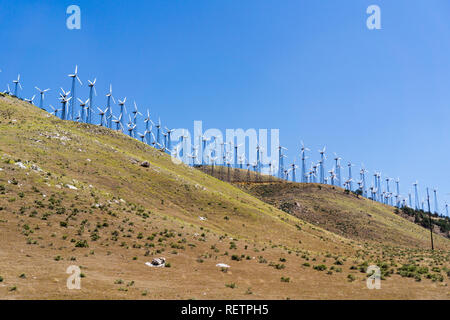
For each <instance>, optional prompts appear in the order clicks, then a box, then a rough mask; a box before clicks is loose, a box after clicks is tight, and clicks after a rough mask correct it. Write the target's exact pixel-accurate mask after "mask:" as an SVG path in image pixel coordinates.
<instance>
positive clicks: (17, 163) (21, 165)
mask: <svg viewBox="0 0 450 320" xmlns="http://www.w3.org/2000/svg"><path fill="white" fill-rule="evenodd" d="M15 165H16V166H18V167H19V168H21V169H26V168H27V167H26V166H25V165H24V164H23V163H22V162H16V163H15Z"/></svg>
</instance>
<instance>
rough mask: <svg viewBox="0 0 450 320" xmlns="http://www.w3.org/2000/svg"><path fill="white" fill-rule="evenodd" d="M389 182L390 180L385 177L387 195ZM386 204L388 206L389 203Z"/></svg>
mask: <svg viewBox="0 0 450 320" xmlns="http://www.w3.org/2000/svg"><path fill="white" fill-rule="evenodd" d="M391 180H392V179H391V178H389V177H386V191H387V193H390V190H389V182H390V181H391ZM388 204H389V203H388Z"/></svg>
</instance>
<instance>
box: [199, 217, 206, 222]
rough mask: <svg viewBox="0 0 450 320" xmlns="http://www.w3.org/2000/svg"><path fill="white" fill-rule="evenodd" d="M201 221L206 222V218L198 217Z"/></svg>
mask: <svg viewBox="0 0 450 320" xmlns="http://www.w3.org/2000/svg"><path fill="white" fill-rule="evenodd" d="M198 218H199V219H200V220H201V221H205V220H206V218H205V217H198Z"/></svg>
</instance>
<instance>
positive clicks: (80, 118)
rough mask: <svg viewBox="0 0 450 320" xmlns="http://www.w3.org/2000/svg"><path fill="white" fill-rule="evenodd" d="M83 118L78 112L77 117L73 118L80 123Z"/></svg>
mask: <svg viewBox="0 0 450 320" xmlns="http://www.w3.org/2000/svg"><path fill="white" fill-rule="evenodd" d="M82 119H83V118H82V117H81V111H80V110H78V115H77V116H76V117H75V121H76V122H80V121H81V120H82Z"/></svg>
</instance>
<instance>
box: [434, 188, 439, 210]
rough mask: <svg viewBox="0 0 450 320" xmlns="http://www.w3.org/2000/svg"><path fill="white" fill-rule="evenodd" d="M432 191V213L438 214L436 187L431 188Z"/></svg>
mask: <svg viewBox="0 0 450 320" xmlns="http://www.w3.org/2000/svg"><path fill="white" fill-rule="evenodd" d="M433 192H434V213H436V214H439V207H438V201H437V189H433Z"/></svg>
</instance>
